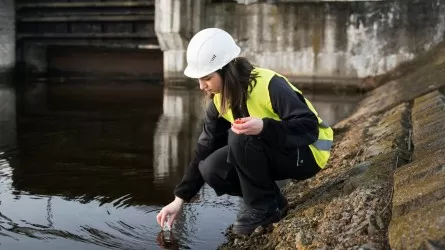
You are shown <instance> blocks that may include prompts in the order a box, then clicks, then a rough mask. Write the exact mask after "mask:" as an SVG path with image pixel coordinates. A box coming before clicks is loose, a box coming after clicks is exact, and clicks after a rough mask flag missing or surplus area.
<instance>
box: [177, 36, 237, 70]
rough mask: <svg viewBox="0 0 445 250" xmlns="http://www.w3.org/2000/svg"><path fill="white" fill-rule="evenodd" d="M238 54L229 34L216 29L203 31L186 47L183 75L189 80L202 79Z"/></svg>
mask: <svg viewBox="0 0 445 250" xmlns="http://www.w3.org/2000/svg"><path fill="white" fill-rule="evenodd" d="M240 52H241V49H240V47H239V46H238V45H236V43H235V40H233V38H232V36H231V35H230V34H229V33H227V32H225V31H224V30H222V29H218V28H208V29H203V30H201V31H199V32H198V33H196V34H195V35H194V36H193V37H192V39H191V40H190V43H189V45H188V47H187V67H186V68H185V70H184V74H185V75H186V76H188V77H190V78H201V77H204V76H206V75H208V74H210V73H213V72H215V71H217V70H218V69H221V68H222V67H223V66H224V65H226V64H227V63H229V62H230V61H231V60H233V59H234V58H236V57H237V56H238V55H239V54H240Z"/></svg>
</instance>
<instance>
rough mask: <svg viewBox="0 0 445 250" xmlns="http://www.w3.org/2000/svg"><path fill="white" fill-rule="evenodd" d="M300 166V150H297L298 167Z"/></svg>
mask: <svg viewBox="0 0 445 250" xmlns="http://www.w3.org/2000/svg"><path fill="white" fill-rule="evenodd" d="M299 165H300V148H297V167H298V166H299Z"/></svg>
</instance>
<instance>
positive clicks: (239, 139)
mask: <svg viewBox="0 0 445 250" xmlns="http://www.w3.org/2000/svg"><path fill="white" fill-rule="evenodd" d="M248 140H249V136H247V135H243V134H237V133H235V132H233V131H232V130H230V131H229V138H228V140H227V144H228V145H229V148H230V150H232V151H241V150H242V151H241V152H243V151H244V149H245V147H246V145H247V142H248Z"/></svg>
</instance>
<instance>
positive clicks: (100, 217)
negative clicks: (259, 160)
mask: <svg viewBox="0 0 445 250" xmlns="http://www.w3.org/2000/svg"><path fill="white" fill-rule="evenodd" d="M3 81H4V80H3ZM201 96H202V95H201V93H200V92H199V91H197V90H187V89H181V88H175V89H172V88H164V86H163V85H162V84H161V83H158V84H148V83H142V82H134V81H133V82H125V83H114V82H108V83H106V84H105V83H97V82H87V81H83V82H82V81H81V82H77V83H75V82H66V81H64V82H58V83H48V82H47V81H40V82H39V81H35V82H32V83H28V84H27V85H26V88H20V89H19V88H12V87H11V86H10V85H8V84H5V83H4V82H3V83H0V249H11V250H14V249H65V250H71V249H215V248H216V247H217V246H218V245H219V244H221V243H222V242H223V241H224V240H225V238H224V234H223V233H224V231H225V229H226V228H227V227H228V226H229V225H230V224H231V223H232V222H233V220H234V219H235V217H236V212H237V210H238V204H239V202H240V200H239V199H238V198H234V197H229V196H222V197H216V196H215V193H214V192H213V190H212V189H211V188H209V187H208V186H205V187H204V188H203V189H202V190H201V191H200V193H199V196H198V198H197V199H196V200H195V201H193V202H192V203H189V204H186V205H185V207H184V211H183V213H182V214H181V216H180V217H179V218H178V219H177V221H176V224H175V226H174V229H173V234H172V235H162V233H161V230H160V227H159V226H158V225H157V223H156V214H157V213H158V211H159V210H160V209H161V208H162V206H164V205H166V204H168V203H169V202H170V201H171V200H172V199H173V194H172V192H173V189H174V187H175V185H176V184H177V183H178V182H179V180H180V179H181V178H182V175H183V173H184V171H185V169H186V168H187V166H188V163H189V161H190V160H191V157H192V152H193V149H194V147H195V143H196V139H197V136H198V135H199V132H200V126H201V117H202V116H201V114H202V110H203V105H202V98H201ZM307 97H308V98H309V99H310V100H311V101H313V103H314V105H315V107H316V108H318V109H319V112H320V114H321V115H322V116H324V117H325V119H326V120H327V121H328V122H330V123H334V122H336V121H338V120H339V119H341V118H343V117H345V116H346V115H347V114H348V113H350V112H351V111H352V110H353V108H354V105H355V103H356V101H357V99H358V97H345V96H341V95H339V94H334V93H331V94H330V95H313V94H311V93H307Z"/></svg>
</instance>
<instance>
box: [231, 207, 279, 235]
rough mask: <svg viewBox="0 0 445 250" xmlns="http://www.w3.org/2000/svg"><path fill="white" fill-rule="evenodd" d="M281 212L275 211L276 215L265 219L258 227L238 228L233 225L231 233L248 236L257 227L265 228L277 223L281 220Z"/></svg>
mask: <svg viewBox="0 0 445 250" xmlns="http://www.w3.org/2000/svg"><path fill="white" fill-rule="evenodd" d="M281 216H282V214H281V210H279V211H277V213H275V214H274V215H272V216H270V217H269V218H267V219H266V220H264V221H262V222H261V223H258V225H255V226H251V225H249V226H244V225H243V226H240V225H235V224H234V225H233V228H232V232H233V233H234V234H240V235H250V234H251V233H253V231H255V229H256V228H257V227H259V226H267V225H270V224H272V223H275V222H278V221H280V220H281V218H282V217H281Z"/></svg>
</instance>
